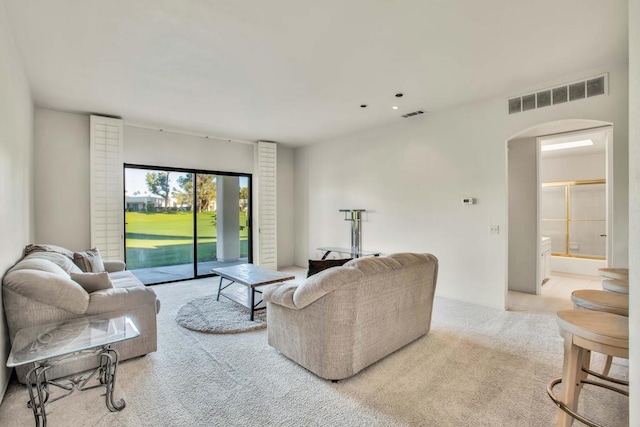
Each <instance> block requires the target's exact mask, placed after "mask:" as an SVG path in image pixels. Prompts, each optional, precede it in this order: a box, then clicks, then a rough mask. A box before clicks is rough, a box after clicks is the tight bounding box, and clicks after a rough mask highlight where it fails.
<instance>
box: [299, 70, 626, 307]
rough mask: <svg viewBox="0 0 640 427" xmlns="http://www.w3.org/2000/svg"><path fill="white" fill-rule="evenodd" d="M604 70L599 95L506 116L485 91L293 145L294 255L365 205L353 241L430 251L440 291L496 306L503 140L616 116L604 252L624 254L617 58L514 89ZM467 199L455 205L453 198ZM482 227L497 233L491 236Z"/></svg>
mask: <svg viewBox="0 0 640 427" xmlns="http://www.w3.org/2000/svg"><path fill="white" fill-rule="evenodd" d="M602 71H609V72H610V94H609V95H608V96H600V97H596V98H590V99H585V100H581V101H574V102H569V103H566V104H563V105H557V106H553V107H549V108H543V109H539V110H534V111H529V112H525V113H520V114H515V115H511V116H510V115H508V114H507V112H506V111H507V106H506V99H507V98H508V96H509V95H510V94H505V96H503V97H499V98H494V99H489V100H485V101H481V102H477V103H473V104H468V105H463V106H459V107H456V108H452V109H450V110H447V111H443V112H437V113H434V114H432V115H429V116H427V117H416V118H412V119H401V118H398V122H397V123H395V124H393V125H390V126H384V127H380V128H378V129H372V130H369V131H367V132H362V133H358V134H354V135H351V136H348V137H344V138H340V139H336V140H332V141H327V142H326V143H323V144H315V145H311V146H307V147H303V148H299V149H297V150H296V153H295V160H296V161H295V165H296V184H295V185H296V186H295V191H296V264H298V265H305V263H306V259H307V257H308V256H317V255H318V252H317V251H316V250H315V248H317V247H318V246H322V245H340V246H345V245H348V244H349V228H348V225H347V224H346V223H345V222H344V221H343V219H342V215H341V214H340V213H339V212H338V209H340V208H364V209H368V210H370V212H369V213H368V214H367V216H366V217H367V218H366V221H365V222H364V224H363V248H364V249H377V250H380V251H383V252H385V253H390V252H397V251H425V252H431V253H433V254H435V255H436V256H437V257H438V258H439V260H440V272H439V279H438V287H437V293H438V295H441V296H446V297H450V298H455V299H459V300H464V301H470V302H475V303H479V304H484V305H488V306H493V307H501V308H504V307H505V300H506V288H507V287H506V281H507V277H506V271H507V265H506V262H507V240H506V234H505V231H506V230H505V228H506V226H507V182H506V180H507V171H506V141H507V140H509V139H511V138H512V137H513V136H515V135H516V134H519V133H520V132H521V131H523V130H525V129H528V128H531V127H533V126H536V125H539V124H542V123H546V122H550V121H555V120H563V119H573V118H582V119H589V120H602V121H606V122H612V123H613V124H614V126H615V135H614V136H615V141H614V157H615V159H614V162H615V177H614V180H615V184H616V186H615V188H616V191H617V193H616V207H617V209H616V212H617V216H616V218H615V219H614V220H615V229H614V232H615V234H616V236H618V237H619V238H618V239H616V240H615V241H616V242H617V247H616V250H615V255H616V259H617V260H619V262H620V264H624V265H626V263H627V248H628V245H627V242H626V238H627V237H626V236H627V235H628V234H627V233H628V228H627V227H628V214H626V213H624V214H623V212H627V211H628V196H627V193H628V190H627V188H628V176H627V175H628V164H627V160H628V157H627V155H628V152H627V132H628V105H627V102H628V101H627V99H628V93H627V88H628V86H627V82H628V80H627V79H628V73H627V67H626V66H622V67H612V68H610V69H600V70H592V71H586V72H585V73H583V74H582V75H573V76H565V77H564V78H561V79H558V80H557V81H554V82H540V84H539V85H536V86H535V87H531V88H514V93H525V92H528V91H529V90H535V89H538V88H542V87H549V86H552V85H555V84H561V83H565V82H568V81H573V80H577V79H580V78H584V77H588V76H591V75H595V74H597V73H599V72H602ZM467 196H468V197H476V198H477V199H478V203H477V204H476V205H472V206H467V205H462V203H461V198H462V197H467ZM490 225H499V226H500V227H501V230H502V233H501V234H499V235H490V234H489V227H490Z"/></svg>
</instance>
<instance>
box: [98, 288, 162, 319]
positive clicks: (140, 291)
mask: <svg viewBox="0 0 640 427" xmlns="http://www.w3.org/2000/svg"><path fill="white" fill-rule="evenodd" d="M89 298H90V299H89V307H88V308H87V314H88V315H92V314H101V313H109V312H113V311H126V310H133V309H137V308H140V307H143V306H146V305H148V306H151V307H153V309H154V310H157V307H158V304H156V300H157V296H156V293H155V292H153V290H152V289H149V288H147V287H145V286H137V287H131V288H111V289H103V290H101V291H96V292H92V293H91V294H89Z"/></svg>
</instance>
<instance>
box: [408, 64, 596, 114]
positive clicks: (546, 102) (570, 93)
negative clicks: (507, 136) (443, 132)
mask: <svg viewBox="0 0 640 427" xmlns="http://www.w3.org/2000/svg"><path fill="white" fill-rule="evenodd" d="M608 89H609V75H608V74H607V73H605V74H601V75H599V76H595V77H591V78H588V79H585V80H580V81H577V82H571V83H567V84H564V85H560V86H557V87H553V88H547V89H541V90H539V91H536V92H535V93H528V94H526V95H520V96H516V97H513V98H510V99H509V100H508V101H507V106H508V111H509V114H515V113H521V112H523V111H529V110H535V109H538V108H544V107H548V106H550V105H557V104H564V103H565V102H571V101H578V100H580V99H585V98H592V97H594V96H598V95H606V94H607V92H608ZM403 117H405V116H403Z"/></svg>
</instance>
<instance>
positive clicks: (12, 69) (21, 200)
mask: <svg viewBox="0 0 640 427" xmlns="http://www.w3.org/2000/svg"><path fill="white" fill-rule="evenodd" d="M33 145H34V143H33V102H32V100H31V92H30V89H29V84H28V82H27V77H26V74H25V72H24V69H23V68H22V62H21V60H20V57H19V56H18V53H17V51H16V48H15V45H14V42H13V37H12V35H11V32H10V31H9V23H8V22H7V16H6V13H5V8H4V4H3V2H2V1H0V236H1V237H0V239H1V240H0V241H1V243H0V275H4V272H5V271H6V270H7V269H8V268H10V267H11V266H12V265H13V264H14V263H15V262H16V261H18V260H19V259H20V258H21V257H22V250H23V249H24V247H25V246H26V245H27V244H29V243H31V242H32V239H33V222H34V220H33V212H34V201H33V182H34V178H33ZM3 307H4V306H3V305H2V295H1V294H0V361H1V362H2V363H0V401H2V397H3V396H4V393H5V390H6V387H7V384H8V382H9V374H10V372H11V371H10V370H9V369H7V368H6V367H5V362H6V360H7V357H8V356H9V351H10V349H11V346H10V343H9V333H8V331H7V324H6V322H5V316H4V308H3Z"/></svg>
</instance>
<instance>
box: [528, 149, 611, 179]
mask: <svg viewBox="0 0 640 427" xmlns="http://www.w3.org/2000/svg"><path fill="white" fill-rule="evenodd" d="M606 166H607V159H606V156H605V153H599V154H586V155H581V156H562V157H552V158H541V159H540V181H541V182H560V181H586V180H590V179H606V177H607V171H606Z"/></svg>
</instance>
